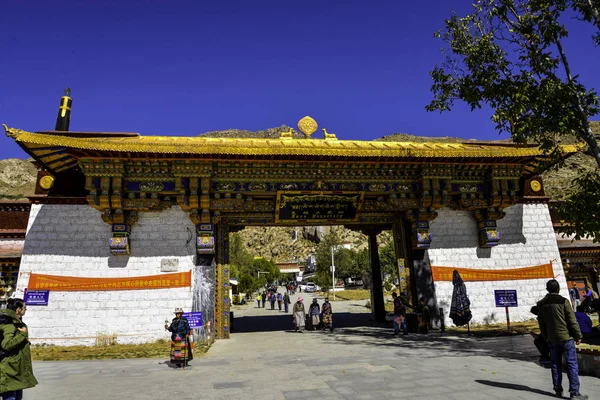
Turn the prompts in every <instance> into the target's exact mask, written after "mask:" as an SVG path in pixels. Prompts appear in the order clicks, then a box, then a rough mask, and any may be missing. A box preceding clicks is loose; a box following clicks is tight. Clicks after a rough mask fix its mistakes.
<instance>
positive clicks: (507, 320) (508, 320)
mask: <svg viewBox="0 0 600 400" xmlns="http://www.w3.org/2000/svg"><path fill="white" fill-rule="evenodd" d="M504 308H506V327H507V328H508V334H509V335H510V316H509V315H508V307H504Z"/></svg>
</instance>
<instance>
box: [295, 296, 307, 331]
mask: <svg viewBox="0 0 600 400" xmlns="http://www.w3.org/2000/svg"><path fill="white" fill-rule="evenodd" d="M303 300H304V299H303V298H302V297H298V300H297V301H296V303H295V304H294V308H293V309H292V312H293V313H294V315H293V321H294V330H295V331H296V332H300V333H302V332H303V331H304V328H305V327H306V310H305V308H304V303H303V302H302V301H303Z"/></svg>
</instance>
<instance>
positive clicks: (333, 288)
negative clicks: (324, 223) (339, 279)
mask: <svg viewBox="0 0 600 400" xmlns="http://www.w3.org/2000/svg"><path fill="white" fill-rule="evenodd" d="M331 279H332V281H333V282H332V283H333V286H332V291H333V300H335V261H334V259H333V246H331Z"/></svg>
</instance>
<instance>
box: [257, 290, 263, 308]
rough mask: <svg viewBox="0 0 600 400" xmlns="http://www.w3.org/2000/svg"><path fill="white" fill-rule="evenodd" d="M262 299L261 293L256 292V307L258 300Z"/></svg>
mask: <svg viewBox="0 0 600 400" xmlns="http://www.w3.org/2000/svg"><path fill="white" fill-rule="evenodd" d="M261 299H262V295H261V294H260V293H258V294H257V295H256V302H257V303H258V308H260V300H261Z"/></svg>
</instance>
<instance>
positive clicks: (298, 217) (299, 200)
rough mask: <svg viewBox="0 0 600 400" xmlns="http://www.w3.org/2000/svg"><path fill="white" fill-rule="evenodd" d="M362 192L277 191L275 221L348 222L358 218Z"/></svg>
mask: <svg viewBox="0 0 600 400" xmlns="http://www.w3.org/2000/svg"><path fill="white" fill-rule="evenodd" d="M363 194H364V193H363V192H278V193H277V205H276V213H275V221H276V222H319V221H339V222H350V221H355V220H356V219H357V218H358V212H359V210H360V207H361V205H362V201H363Z"/></svg>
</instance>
